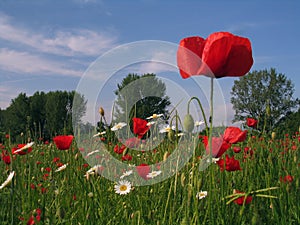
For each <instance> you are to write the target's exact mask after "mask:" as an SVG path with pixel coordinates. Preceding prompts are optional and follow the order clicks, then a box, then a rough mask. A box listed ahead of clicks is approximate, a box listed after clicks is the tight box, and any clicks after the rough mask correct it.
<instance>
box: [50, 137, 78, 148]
mask: <svg viewBox="0 0 300 225" xmlns="http://www.w3.org/2000/svg"><path fill="white" fill-rule="evenodd" d="M73 138H74V136H73V135H59V136H56V137H54V138H53V141H54V143H55V145H56V147H57V148H58V149H59V150H67V149H69V148H70V146H71V144H72V141H73Z"/></svg>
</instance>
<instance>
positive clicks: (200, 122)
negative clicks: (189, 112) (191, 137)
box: [195, 121, 204, 127]
mask: <svg viewBox="0 0 300 225" xmlns="http://www.w3.org/2000/svg"><path fill="white" fill-rule="evenodd" d="M202 124H204V121H196V122H195V126H196V127H199V126H201V125H202Z"/></svg>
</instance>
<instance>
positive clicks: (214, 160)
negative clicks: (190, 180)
mask: <svg viewBox="0 0 300 225" xmlns="http://www.w3.org/2000/svg"><path fill="white" fill-rule="evenodd" d="M219 160H220V158H211V162H213V163H217V162H218V161H219ZM206 162H207V163H210V159H209V158H208V159H207V160H206Z"/></svg>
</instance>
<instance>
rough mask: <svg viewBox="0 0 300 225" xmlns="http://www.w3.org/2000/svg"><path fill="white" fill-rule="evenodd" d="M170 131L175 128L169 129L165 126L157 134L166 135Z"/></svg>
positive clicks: (168, 126)
mask: <svg viewBox="0 0 300 225" xmlns="http://www.w3.org/2000/svg"><path fill="white" fill-rule="evenodd" d="M171 130H175V126H172V127H170V125H167V126H164V127H163V128H162V129H160V131H159V133H168V132H170V131H171Z"/></svg>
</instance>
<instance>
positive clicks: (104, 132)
mask: <svg viewBox="0 0 300 225" xmlns="http://www.w3.org/2000/svg"><path fill="white" fill-rule="evenodd" d="M104 134H106V131H102V132H100V133H97V134H94V135H93V137H98V136H100V135H104Z"/></svg>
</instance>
